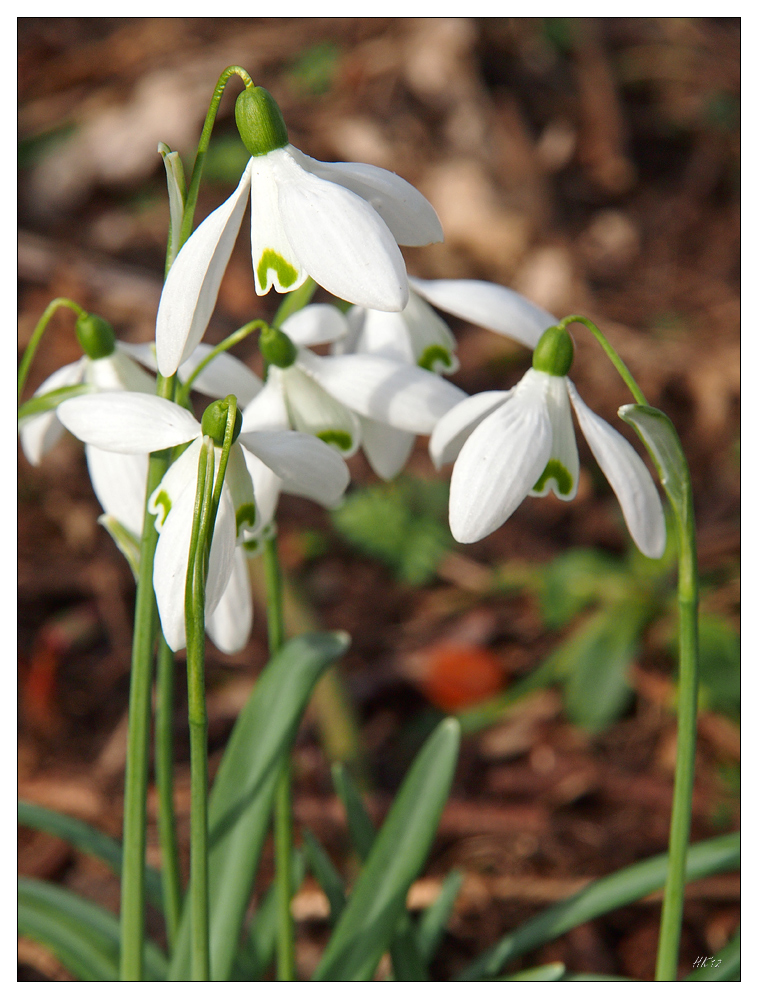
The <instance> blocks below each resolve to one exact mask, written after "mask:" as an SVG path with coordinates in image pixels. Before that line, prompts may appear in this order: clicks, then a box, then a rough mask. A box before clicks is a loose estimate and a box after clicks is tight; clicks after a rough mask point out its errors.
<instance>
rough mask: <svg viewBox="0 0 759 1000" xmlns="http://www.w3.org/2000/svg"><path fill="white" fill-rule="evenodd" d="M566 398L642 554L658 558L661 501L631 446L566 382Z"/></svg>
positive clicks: (662, 542) (663, 538) (663, 536)
mask: <svg viewBox="0 0 759 1000" xmlns="http://www.w3.org/2000/svg"><path fill="white" fill-rule="evenodd" d="M567 383H568V388H569V395H570V398H571V400H572V405H573V406H574V409H575V413H576V414H577V420H578V421H579V424H580V427H581V429H582V432H583V434H584V435H585V440H586V441H587V442H588V445H589V446H590V450H591V451H592V452H593V456H594V458H595V460H596V461H597V462H598V464H599V466H600V467H601V471H602V472H603V474H604V475H605V476H606V478H607V479H608V481H609V485H610V486H611V488H612V489H613V490H614V492H615V493H616V495H617V499H618V500H619V505H620V507H621V508H622V513H623V514H624V518H625V523H626V524H627V527H628V530H629V532H630V534H631V535H632V537H633V541H634V542H635V544H636V545H637V546H638V548H639V549H640V551H641V552H642V553H643V555H645V556H648V557H649V559H660V558H661V557H662V556H663V555H664V548H665V546H666V544H667V529H666V525H665V521H664V511H663V510H662V505H661V499H660V497H659V493H658V490H657V489H656V486H655V485H654V481H653V479H652V478H651V475H650V473H649V471H648V469H647V468H646V466H645V464H644V463H643V460H642V458H641V457H640V456H639V455H638V453H637V452H636V451H635V449H634V448H633V446H632V445H631V444H630V443H629V442H628V441H626V440H625V438H623V437H622V435H621V434H620V433H619V432H618V431H615V430H614V428H613V427H611V426H610V425H609V424H607V422H606V421H605V420H602V419H601V417H599V416H598V415H597V414H596V413H594V412H593V411H592V410H591V409H590V407H589V406H587V405H586V404H585V403H584V402H583V401H582V399H581V398H580V395H579V393H578V392H577V389H575V387H574V385H573V384H572V382H570V381H569V379H567Z"/></svg>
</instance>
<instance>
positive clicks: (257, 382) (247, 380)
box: [178, 344, 263, 407]
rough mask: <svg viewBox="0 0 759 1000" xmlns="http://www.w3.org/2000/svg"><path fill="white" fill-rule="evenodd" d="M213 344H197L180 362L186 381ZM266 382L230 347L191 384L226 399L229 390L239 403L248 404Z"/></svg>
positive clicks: (218, 397)
mask: <svg viewBox="0 0 759 1000" xmlns="http://www.w3.org/2000/svg"><path fill="white" fill-rule="evenodd" d="M213 349H214V348H213V347H211V346H210V344H198V346H197V347H196V348H195V350H194V351H193V352H192V354H191V355H190V357H189V358H188V359H187V360H186V361H185V362H184V364H182V365H180V366H179V370H178V374H179V377H180V379H181V380H182V381H183V382H186V381H187V379H188V378H189V377H190V375H192V373H193V372H194V371H195V369H196V368H197V367H198V365H199V364H200V362H201V361H203V360H204V358H207V357H208V355H209V354H210V353H211V351H212V350H213ZM262 387H263V382H262V381H261V379H260V378H259V377H258V375H256V374H254V373H253V372H252V371H251V370H250V368H248V366H247V365H245V364H243V363H242V361H240V360H239V359H238V358H236V357H234V355H232V354H229V353H228V352H227V351H222V353H221V354H217V355H216V357H215V358H214V359H213V361H209V363H208V364H207V365H206V367H205V368H204V369H203V371H202V372H201V373H200V375H198V377H197V378H196V379H195V381H194V382H193V383H192V388H193V389H194V390H196V391H197V392H202V393H204V394H205V395H206V396H211V397H213V398H214V399H223V398H224V397H225V396H228V395H229V394H230V393H233V394H234V395H235V396H237V403H238V406H240V407H243V406H247V405H248V403H249V402H250V401H251V400H252V399H253V398H254V397H255V396H257V395H258V393H259V392H260V391H261V388H262Z"/></svg>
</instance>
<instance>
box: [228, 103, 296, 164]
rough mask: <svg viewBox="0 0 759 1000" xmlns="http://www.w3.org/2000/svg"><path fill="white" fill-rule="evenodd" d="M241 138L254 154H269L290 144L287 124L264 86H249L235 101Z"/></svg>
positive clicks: (236, 117) (236, 119)
mask: <svg viewBox="0 0 759 1000" xmlns="http://www.w3.org/2000/svg"><path fill="white" fill-rule="evenodd" d="M235 121H236V122H237V128H238V131H239V132H240V138H241V139H242V141H243V142H244V143H245V148H246V149H247V150H248V152H249V153H250V154H251V155H252V156H266V154H267V153H271V151H272V150H273V149H281V148H282V146H286V145H287V143H288V141H289V140H288V138H287V126H286V125H285V121H284V118H283V117H282V112H281V111H280V110H279V108H278V107H277V102H276V101H275V100H274V98H273V97H272V96H271V94H270V93H269V91H268V90H264V88H263V87H249V88H247V89H246V90H243V92H242V93H241V94H240V96H239V97H238V98H237V101H236V102H235Z"/></svg>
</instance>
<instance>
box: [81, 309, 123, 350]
mask: <svg viewBox="0 0 759 1000" xmlns="http://www.w3.org/2000/svg"><path fill="white" fill-rule="evenodd" d="M76 336H77V339H78V340H79V343H80V344H81V345H82V350H83V351H84V353H85V354H86V355H87V357H88V358H90V359H91V360H92V361H97V360H98V358H108V357H110V356H111V354H113V352H114V351H115V350H116V334H115V333H114V332H113V327H112V326H111V324H110V323H109V322H108V320H107V319H103V317H102V316H95V315H94V314H93V313H88V314H86V315H85V316H80V317H79V319H78V320H77V321H76Z"/></svg>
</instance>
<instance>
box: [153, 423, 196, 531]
mask: <svg viewBox="0 0 759 1000" xmlns="http://www.w3.org/2000/svg"><path fill="white" fill-rule="evenodd" d="M202 441H203V438H202V437H201V436H200V435H199V436H198V437H196V438H195V440H194V441H193V442H192V443H191V444H190V445H189V447H187V448H185V450H184V451H183V452H182V454H181V455H180V456H179V458H178V459H177V460H176V462H172V463H171V465H170V466H169V467H168V469H167V470H166V473H165V475H164V477H163V479H162V480H161V481H160V483H159V484H158V486H156V488H155V489H154V490H153V492H152V493H151V494H150V496H149V497H148V511H149V513H151V514H155V517H156V521H155V527H156V531H158V532H159V533H160V532H161V531H163V527H164V523H165V521H166V518H167V517H168V515H169V513H170V511H171V509H172V508H173V506H174V504H175V503H176V502H177V500H178V499H179V497H181V495H182V494H183V493H184V491H185V490H186V489H187V487H188V484H190V483H195V482H197V477H198V460H199V458H200V447H201V444H202ZM164 497H166V498H168V504H167V503H166V502H165V499H164Z"/></svg>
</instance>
